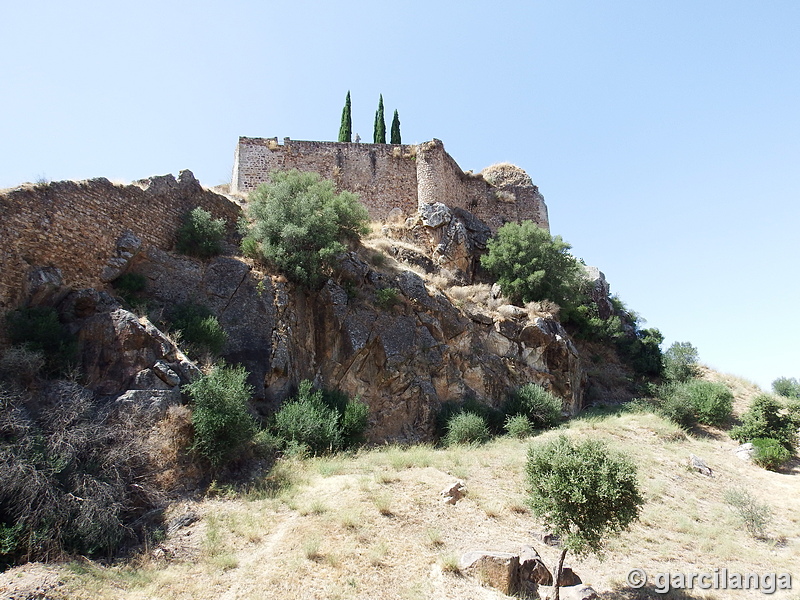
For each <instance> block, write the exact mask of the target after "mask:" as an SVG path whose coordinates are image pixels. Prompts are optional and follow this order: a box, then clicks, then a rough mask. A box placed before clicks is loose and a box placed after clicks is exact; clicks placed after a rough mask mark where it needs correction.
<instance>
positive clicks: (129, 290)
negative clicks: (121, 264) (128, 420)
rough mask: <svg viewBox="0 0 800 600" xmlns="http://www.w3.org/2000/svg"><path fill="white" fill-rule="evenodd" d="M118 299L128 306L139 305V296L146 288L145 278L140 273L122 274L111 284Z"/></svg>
mask: <svg viewBox="0 0 800 600" xmlns="http://www.w3.org/2000/svg"><path fill="white" fill-rule="evenodd" d="M111 285H112V286H113V287H114V289H115V290H117V293H118V294H119V296H120V298H122V299H123V300H124V301H125V302H127V303H128V304H130V305H134V304H137V303H141V300H140V299H139V294H141V292H143V291H144V290H145V288H146V287H147V278H146V277H145V276H144V275H142V274H141V273H124V274H122V275H120V276H119V277H117V278H116V279H115V280H114V281H112V282H111Z"/></svg>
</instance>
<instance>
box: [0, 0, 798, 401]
mask: <svg viewBox="0 0 800 600" xmlns="http://www.w3.org/2000/svg"><path fill="white" fill-rule="evenodd" d="M0 20H2V23H3V35H2V36H0V56H2V59H1V60H0V69H2V82H3V87H2V94H0V187H12V186H15V185H17V184H19V183H21V182H24V181H34V180H36V179H38V178H42V177H45V178H48V179H51V180H58V179H83V178H89V177H97V176H103V177H108V178H109V179H119V180H125V181H130V180H133V179H139V178H142V177H146V176H149V175H154V174H162V173H167V172H172V173H176V174H177V172H178V171H179V170H180V169H185V168H189V169H191V170H192V171H193V172H194V173H195V175H196V176H197V177H198V178H199V179H200V180H201V181H202V182H203V183H205V184H207V185H216V184H219V183H223V182H226V181H228V180H229V179H230V172H231V167H232V162H233V151H234V146H235V143H236V139H237V137H238V136H240V135H246V136H252V137H258V136H261V137H272V136H278V137H280V138H283V137H285V136H288V137H292V138H295V139H311V140H313V139H320V140H334V139H336V136H337V133H338V127H339V119H340V115H341V109H342V105H343V102H344V97H345V94H346V93H347V91H348V90H350V91H351V93H352V98H353V127H354V131H356V132H358V133H360V134H361V136H362V138H364V139H365V140H369V139H371V133H372V120H373V117H374V111H375V108H376V106H377V101H378V94H379V93H382V94H383V97H384V100H385V103H386V110H387V114H388V115H391V113H392V112H393V111H394V109H395V108H397V109H399V111H400V119H401V122H402V132H403V140H404V141H405V142H408V143H413V142H422V141H425V140H429V139H431V138H434V137H436V138H439V139H441V140H443V141H444V143H445V148H446V149H447V150H448V152H450V154H451V155H452V156H453V157H454V158H455V159H456V160H457V161H458V163H459V164H460V165H461V166H462V167H463V168H464V169H473V170H480V169H482V168H483V167H485V166H488V165H489V164H492V163H494V162H499V161H510V162H513V163H515V164H518V165H519V166H521V167H523V168H524V169H525V170H527V171H528V173H529V174H530V175H531V177H532V178H533V180H534V182H535V183H536V184H537V185H538V186H539V188H540V190H541V191H542V193H543V194H544V196H545V198H546V200H547V204H548V207H549V210H550V219H551V229H552V231H553V233H557V234H561V235H562V236H563V237H564V238H565V239H566V240H567V241H569V242H570V243H571V244H572V245H573V247H574V252H575V254H576V255H578V256H580V257H582V258H584V259H585V261H586V262H587V263H588V264H593V265H597V266H599V267H600V268H601V269H602V270H603V271H604V272H605V273H606V276H607V277H608V279H609V281H610V282H611V285H612V291H614V292H616V293H618V294H619V295H620V297H621V298H622V299H623V300H624V301H625V302H626V303H627V304H628V305H629V306H630V307H631V308H633V309H634V310H636V311H638V312H639V313H641V314H642V315H643V316H644V317H645V318H646V319H647V320H648V325H649V326H653V327H658V328H659V329H661V330H662V332H663V333H664V334H665V335H666V338H667V341H666V343H665V348H666V346H667V345H668V344H670V343H671V342H673V341H676V340H677V341H690V342H692V343H693V344H694V345H695V346H696V347H697V348H698V349H699V352H700V356H701V359H702V360H703V361H704V362H706V363H708V364H710V365H711V366H713V367H715V368H718V369H720V370H722V371H725V372H729V373H734V374H737V375H741V376H743V377H746V378H749V379H751V380H753V381H755V382H756V383H758V384H760V385H761V386H762V387H768V386H769V384H770V382H771V381H772V380H773V379H775V378H776V377H778V376H781V375H784V376H794V377H800V360H798V358H800V345H798V340H800V324H799V323H800V319H798V314H797V311H796V309H797V305H798V298H800V283H799V282H800V273H798V266H797V258H798V235H797V230H798V224H800V208H798V206H800V35H798V31H800V2H796V1H795V0H774V1H770V2H754V1H748V2H743V1H737V0H726V1H724V2H722V1H717V0H705V1H703V2H698V1H697V0H670V1H669V2H649V1H642V0H630V1H603V0H585V1H570V0H551V1H548V2H539V1H532V0H528V1H524V2H522V1H520V2H496V3H489V2H480V3H478V2H468V1H460V2H436V1H432V0H429V1H427V2H418V1H414V0H406V1H404V2H397V3H384V2H346V1H341V2H335V3H334V2H307V1H303V0H296V1H294V2H272V1H265V0H261V1H253V2H249V1H248V2H237V1H236V0H231V1H229V2H224V3H223V2H203V1H194V2H176V1H170V0H163V1H159V2H153V1H150V0H144V1H142V0H140V1H137V2H125V3H122V2H107V1H104V2H99V1H98V2H88V1H84V0H73V1H71V2H63V1H52V2H44V1H40V0H30V1H28V2H25V3H23V2H15V3H11V2H6V3H4V6H3V7H2V8H0Z"/></svg>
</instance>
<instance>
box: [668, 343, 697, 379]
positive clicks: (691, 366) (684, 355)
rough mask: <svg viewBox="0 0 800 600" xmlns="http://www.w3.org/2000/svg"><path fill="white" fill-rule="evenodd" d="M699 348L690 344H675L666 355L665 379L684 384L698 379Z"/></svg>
mask: <svg viewBox="0 0 800 600" xmlns="http://www.w3.org/2000/svg"><path fill="white" fill-rule="evenodd" d="M697 356H698V355H697V348H695V347H694V346H692V345H691V344H690V343H689V342H675V343H674V344H672V345H671V346H670V347H669V349H668V350H667V351H666V352H665V353H664V377H665V378H666V379H668V380H670V381H677V382H684V381H688V380H690V379H692V378H694V377H697V374H698V370H697Z"/></svg>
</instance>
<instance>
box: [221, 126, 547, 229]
mask: <svg viewBox="0 0 800 600" xmlns="http://www.w3.org/2000/svg"><path fill="white" fill-rule="evenodd" d="M289 169H298V170H300V171H315V172H317V173H319V174H320V175H321V176H322V177H324V178H326V179H332V180H333V181H335V182H336V184H337V186H338V188H339V189H340V190H349V191H352V192H356V193H358V194H359V195H360V197H361V201H362V202H363V203H364V204H365V205H366V206H367V209H368V210H369V214H370V217H371V218H372V219H373V220H386V219H387V218H388V217H389V216H390V214H391V213H392V212H393V211H394V210H395V209H399V210H400V211H402V213H403V214H404V215H406V216H409V215H411V214H413V213H415V212H416V210H417V208H418V206H419V205H420V204H424V203H431V202H442V203H444V204H446V205H448V206H451V207H460V208H464V209H466V210H469V211H471V212H472V213H474V214H475V215H476V216H477V217H478V218H480V219H481V220H483V221H484V222H486V224H487V225H489V227H491V229H492V230H493V231H496V230H497V228H498V227H500V226H501V225H502V224H503V223H506V222H509V221H522V220H525V219H530V220H533V221H535V222H536V223H538V224H539V225H540V226H542V227H545V228H546V229H548V230H549V221H548V217H547V206H546V205H545V203H544V198H543V197H542V195H541V194H539V191H538V189H537V188H536V186H500V187H495V186H493V185H491V184H490V183H488V182H487V181H484V180H483V178H482V177H481V176H480V175H475V174H472V173H464V172H463V171H462V170H461V168H460V167H459V166H458V164H457V163H456V161H455V160H453V158H452V157H451V156H450V155H449V154H448V153H447V152H446V151H445V149H444V145H443V144H442V142H441V141H440V140H432V141H430V142H425V143H424V144H419V145H413V146H408V145H392V144H355V143H342V142H308V141H296V140H290V139H289V138H285V139H284V143H283V144H279V143H278V139H277V138H246V137H241V138H239V143H238V145H237V147H236V153H235V157H234V167H233V177H232V180H231V191H233V192H242V193H248V192H250V191H252V190H254V189H255V188H256V187H258V185H260V184H261V183H264V182H267V181H269V174H270V173H271V172H272V171H276V170H289Z"/></svg>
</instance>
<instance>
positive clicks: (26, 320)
mask: <svg viewBox="0 0 800 600" xmlns="http://www.w3.org/2000/svg"><path fill="white" fill-rule="evenodd" d="M6 327H7V330H8V337H9V340H10V341H11V343H12V344H13V345H15V346H22V347H24V348H26V349H27V350H29V351H32V352H41V353H42V354H43V355H44V358H45V371H46V372H47V374H49V375H56V374H58V373H63V372H65V371H67V370H68V369H69V368H70V366H72V365H73V364H74V362H75V360H76V356H77V352H78V341H77V339H76V338H75V336H74V335H72V334H71V333H70V332H69V331H68V330H67V328H66V327H65V326H64V325H62V324H61V322H60V321H59V319H58V313H57V312H56V310H55V309H54V308H50V307H48V306H32V307H29V308H20V309H17V310H14V311H11V312H9V313H8V314H7V315H6Z"/></svg>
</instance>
